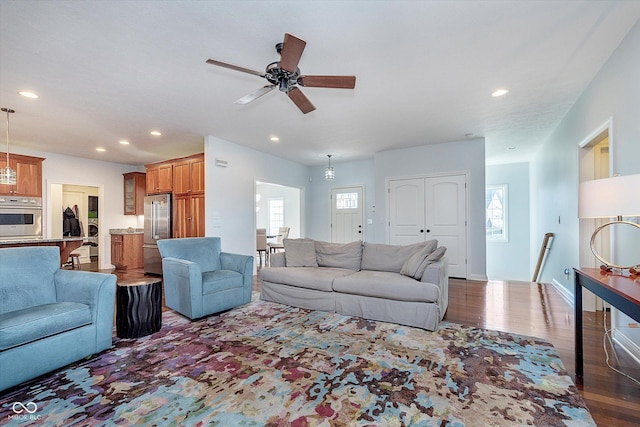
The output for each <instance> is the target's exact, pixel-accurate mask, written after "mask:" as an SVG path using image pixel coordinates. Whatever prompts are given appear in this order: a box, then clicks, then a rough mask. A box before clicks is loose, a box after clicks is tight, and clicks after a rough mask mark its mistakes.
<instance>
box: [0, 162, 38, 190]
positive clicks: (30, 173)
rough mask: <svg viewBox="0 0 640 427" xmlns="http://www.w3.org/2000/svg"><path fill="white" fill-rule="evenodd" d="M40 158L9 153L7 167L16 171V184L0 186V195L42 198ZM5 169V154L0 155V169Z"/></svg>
mask: <svg viewBox="0 0 640 427" xmlns="http://www.w3.org/2000/svg"><path fill="white" fill-rule="evenodd" d="M43 160H44V159H43V158H41V157H31V156H23V155H19V154H11V153H9V167H10V168H11V169H13V170H15V171H16V184H15V185H7V184H0V195H3V196H25V197H42V161H43ZM5 167H7V154H6V153H0V168H5Z"/></svg>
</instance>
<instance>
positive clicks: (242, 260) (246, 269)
mask: <svg viewBox="0 0 640 427" xmlns="http://www.w3.org/2000/svg"><path fill="white" fill-rule="evenodd" d="M220 266H221V268H222V269H223V270H231V271H237V272H238V273H240V274H242V285H243V287H245V288H247V287H248V288H249V289H251V287H252V286H253V257H250V256H248V255H240V254H232V253H229V252H222V253H221V254H220Z"/></svg>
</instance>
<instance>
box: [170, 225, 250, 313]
mask: <svg viewBox="0 0 640 427" xmlns="http://www.w3.org/2000/svg"><path fill="white" fill-rule="evenodd" d="M158 249H159V250H160V255H161V256H162V275H163V282H164V298H165V304H166V305H167V307H169V308H172V309H174V310H176V311H177V312H178V313H180V314H182V315H184V316H187V317H188V318H189V319H197V318H200V317H204V316H207V315H209V314H213V313H218V312H221V311H224V310H229V309H230V308H234V307H237V306H239V305H242V304H246V303H248V302H249V301H251V287H252V284H253V257H251V256H246V255H238V254H230V253H226V252H222V251H221V249H220V238H219V237H191V238H182V239H164V240H158Z"/></svg>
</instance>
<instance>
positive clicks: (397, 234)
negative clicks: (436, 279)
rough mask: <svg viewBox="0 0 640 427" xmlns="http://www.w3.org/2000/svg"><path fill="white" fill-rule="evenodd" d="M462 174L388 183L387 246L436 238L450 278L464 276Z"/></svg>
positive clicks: (465, 206)
mask: <svg viewBox="0 0 640 427" xmlns="http://www.w3.org/2000/svg"><path fill="white" fill-rule="evenodd" d="M466 187H467V184H466V175H464V174H461V175H446V176H436V177H425V178H407V179H392V180H389V243H390V244H393V245H410V244H413V243H418V242H424V241H426V240H432V239H437V240H438V246H446V248H447V252H446V255H445V256H446V257H447V258H448V259H449V276H450V277H461V278H466V277H467V204H466V201H467V196H466Z"/></svg>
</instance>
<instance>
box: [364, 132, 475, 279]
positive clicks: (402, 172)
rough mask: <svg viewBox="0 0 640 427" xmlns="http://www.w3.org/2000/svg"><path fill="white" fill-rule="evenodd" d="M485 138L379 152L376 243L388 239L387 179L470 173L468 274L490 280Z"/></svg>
mask: <svg viewBox="0 0 640 427" xmlns="http://www.w3.org/2000/svg"><path fill="white" fill-rule="evenodd" d="M484 155H485V154H484V138H478V139H476V140H472V141H470V140H464V141H455V142H448V143H444V144H429V145H421V146H419V147H412V148H405V149H398V150H389V151H381V152H379V153H376V154H375V158H374V161H375V186H376V194H375V197H376V211H375V213H374V218H373V225H374V227H373V231H374V236H371V235H369V238H368V239H371V241H375V242H386V241H387V225H386V224H387V223H388V216H389V215H388V212H387V209H386V199H387V180H388V179H390V178H399V177H409V176H432V175H438V174H443V173H451V172H455V173H468V174H469V181H468V182H467V185H468V186H469V188H468V189H467V192H468V202H469V205H468V206H467V210H468V216H469V223H468V229H469V232H468V235H469V241H468V242H467V248H468V250H467V270H468V273H467V277H468V278H469V279H473V280H485V279H486V242H485V212H484V192H485V164H484V162H485V160H484Z"/></svg>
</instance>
